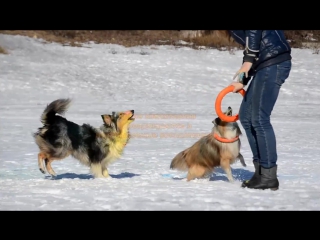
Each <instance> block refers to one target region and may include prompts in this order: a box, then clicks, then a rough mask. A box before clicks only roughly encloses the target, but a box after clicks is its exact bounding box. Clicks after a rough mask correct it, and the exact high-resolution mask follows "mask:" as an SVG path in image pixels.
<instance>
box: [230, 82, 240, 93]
mask: <svg viewBox="0 0 320 240" xmlns="http://www.w3.org/2000/svg"><path fill="white" fill-rule="evenodd" d="M230 85H232V86H234V89H233V91H232V92H234V93H236V92H238V91H239V90H241V89H242V88H243V84H242V83H239V82H233V83H231V84H230Z"/></svg>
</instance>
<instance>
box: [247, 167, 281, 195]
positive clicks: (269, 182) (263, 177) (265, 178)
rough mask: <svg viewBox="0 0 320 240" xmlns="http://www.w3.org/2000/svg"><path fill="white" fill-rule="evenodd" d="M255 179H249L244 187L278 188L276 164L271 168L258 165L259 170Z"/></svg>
mask: <svg viewBox="0 0 320 240" xmlns="http://www.w3.org/2000/svg"><path fill="white" fill-rule="evenodd" d="M258 175H259V176H258V177H257V178H256V179H255V180H250V181H249V182H248V183H247V184H246V186H245V187H247V188H252V189H262V190H265V189H271V190H278V188H279V181H278V178H277V166H274V167H272V168H269V169H268V168H263V167H261V166H260V172H258Z"/></svg>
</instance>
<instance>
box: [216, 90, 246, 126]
mask: <svg viewBox="0 0 320 240" xmlns="http://www.w3.org/2000/svg"><path fill="white" fill-rule="evenodd" d="M233 88H234V86H232V85H230V86H228V87H226V88H225V89H223V90H222V91H221V92H220V93H219V94H218V96H217V98H216V102H215V109H216V113H217V115H218V117H219V118H220V119H221V120H222V121H225V122H236V121H237V120H238V119H239V114H236V115H234V116H226V115H225V114H224V113H223V112H222V110H221V103H222V99H223V98H224V97H225V96H226V95H227V94H228V93H230V92H232V91H233ZM238 93H240V94H241V95H242V96H243V97H244V95H245V93H246V91H245V90H244V89H241V90H239V91H238Z"/></svg>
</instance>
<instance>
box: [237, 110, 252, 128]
mask: <svg viewBox="0 0 320 240" xmlns="http://www.w3.org/2000/svg"><path fill="white" fill-rule="evenodd" d="M239 121H240V123H241V125H242V126H243V127H244V128H246V127H249V125H250V122H251V121H250V116H249V115H248V114H246V111H245V109H244V108H240V110H239Z"/></svg>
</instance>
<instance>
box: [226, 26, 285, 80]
mask: <svg viewBox="0 0 320 240" xmlns="http://www.w3.org/2000/svg"><path fill="white" fill-rule="evenodd" d="M229 32H230V34H231V36H232V37H233V39H234V40H235V41H236V42H237V43H239V44H241V45H242V46H243V47H244V48H245V50H244V51H243V55H244V56H243V62H251V63H252V68H251V70H250V72H249V76H250V78H251V76H253V75H254V74H255V72H256V71H259V70H260V69H262V68H264V67H268V66H271V65H274V64H278V63H281V62H284V61H287V60H290V59H291V48H290V45H289V43H288V41H287V39H286V37H285V35H284V32H283V30H230V31H229ZM250 78H249V79H247V81H246V83H247V82H248V81H249V80H250ZM246 83H245V82H244V84H246Z"/></svg>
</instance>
